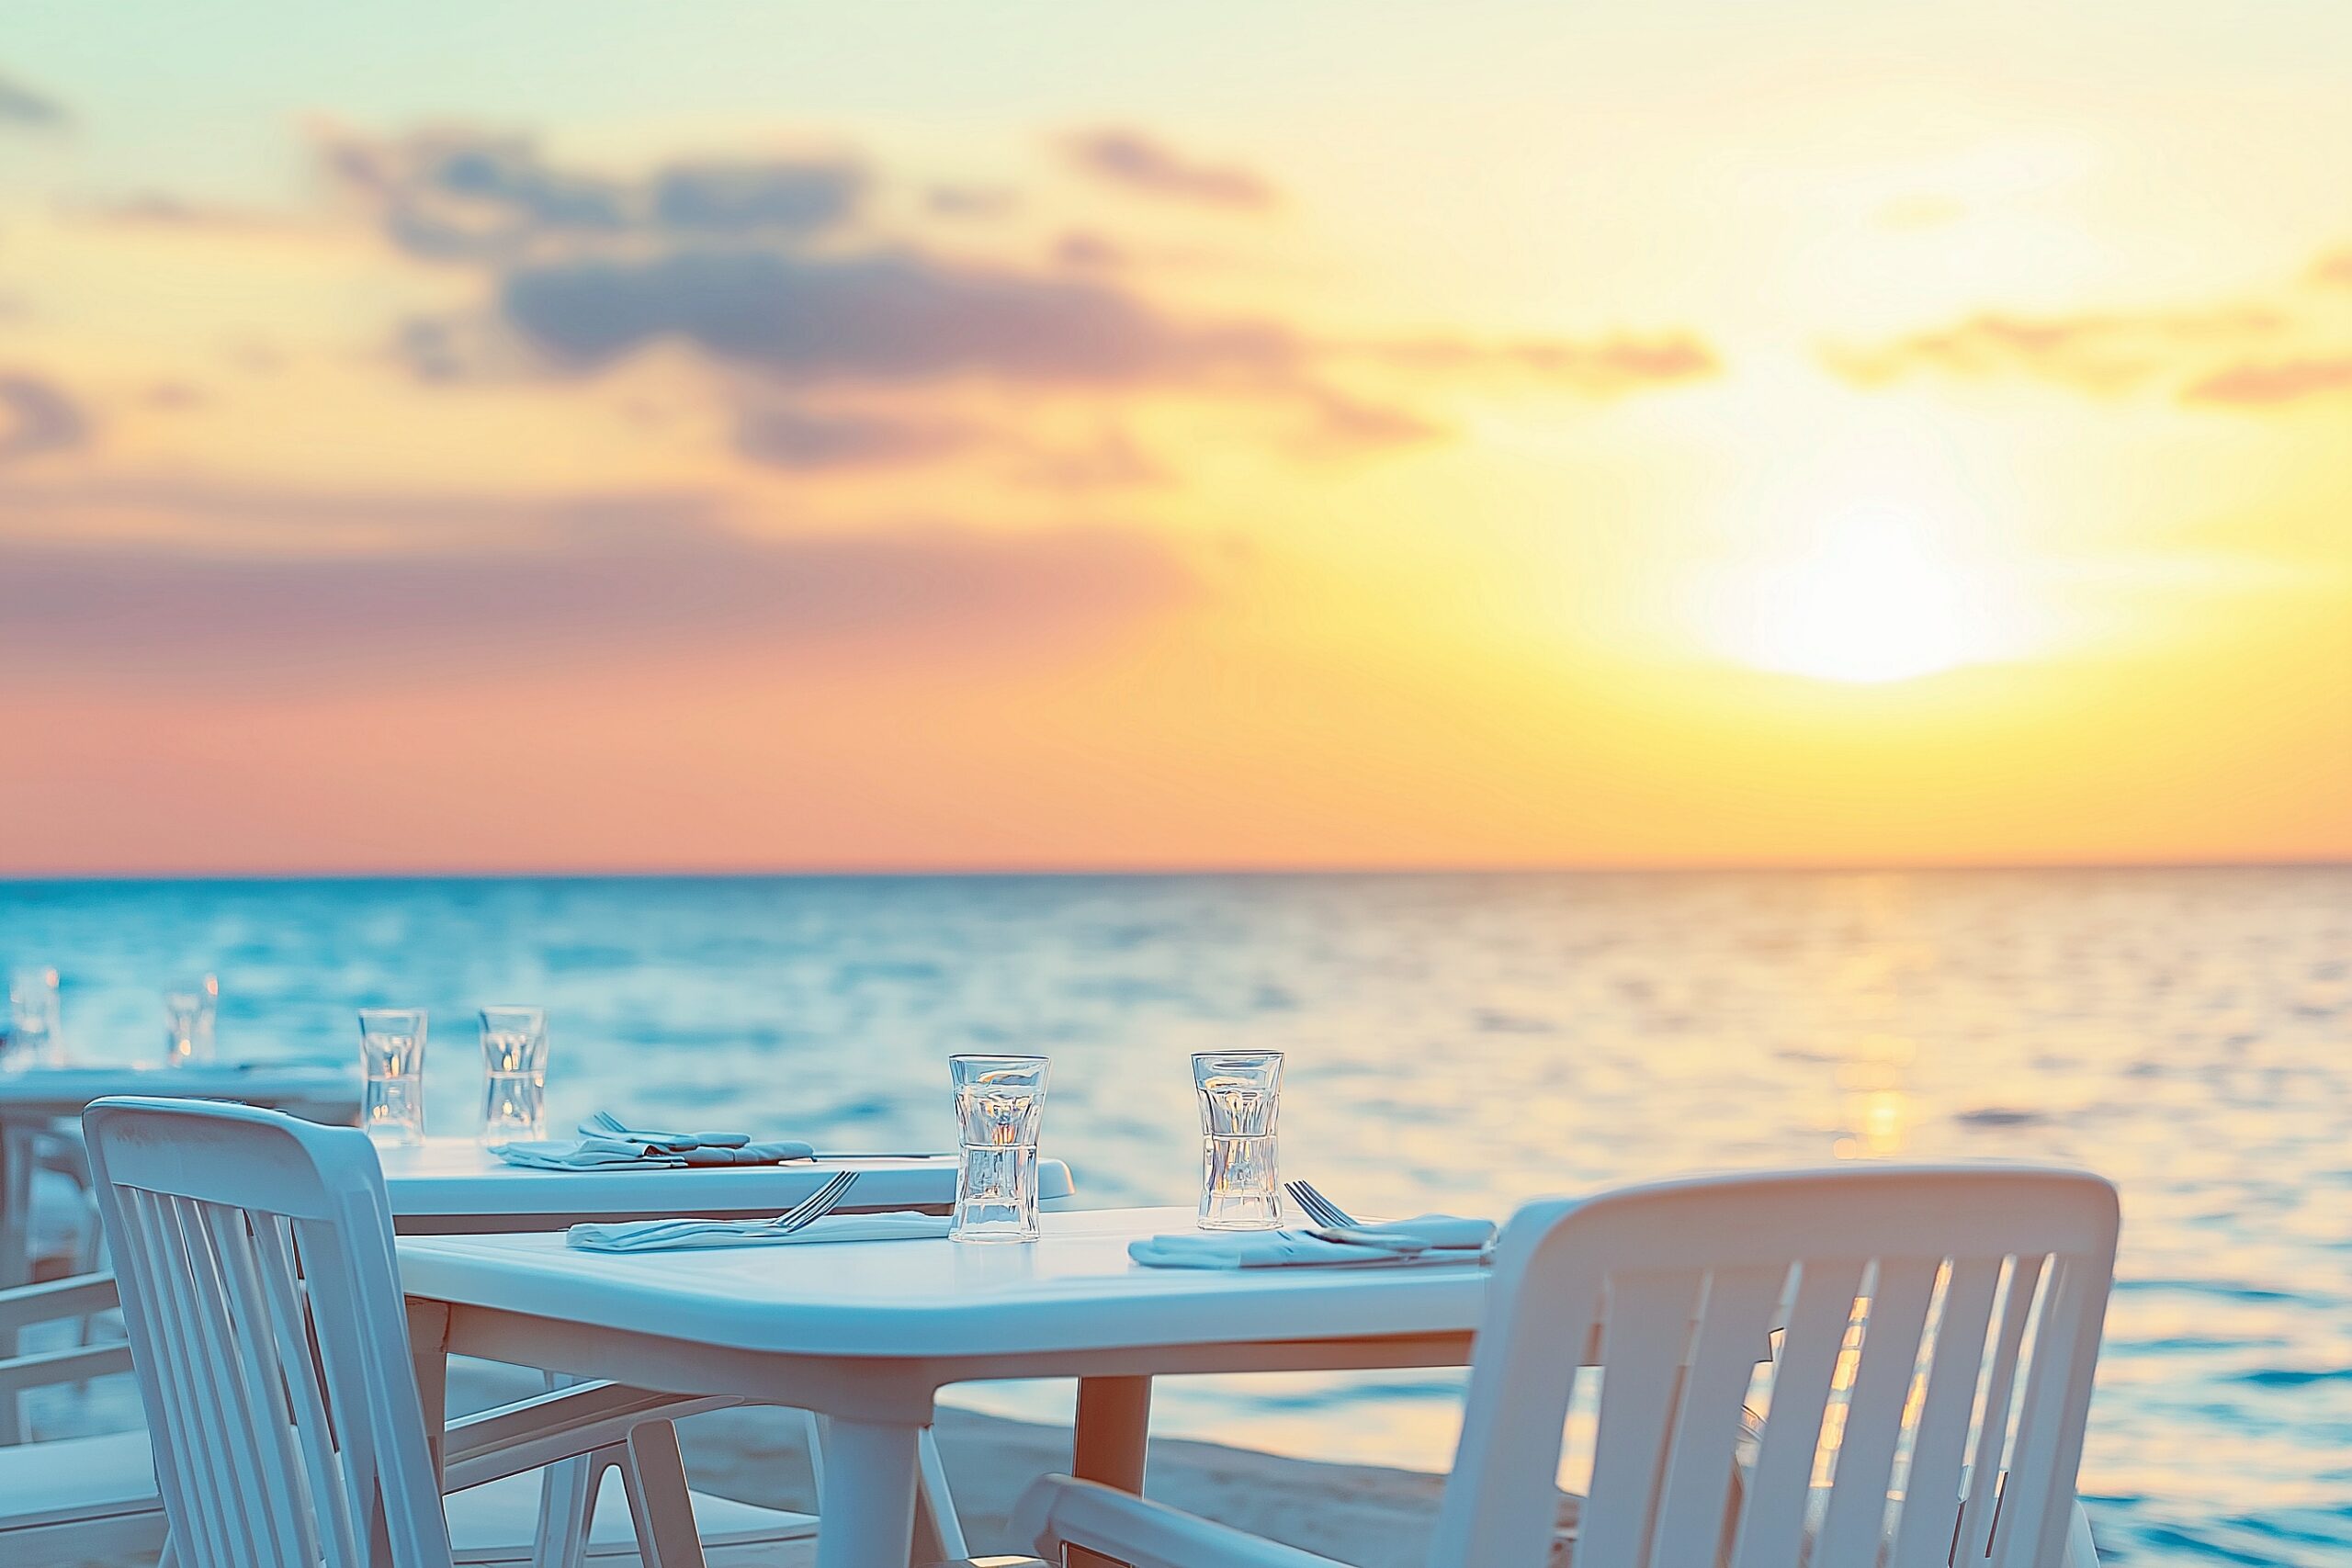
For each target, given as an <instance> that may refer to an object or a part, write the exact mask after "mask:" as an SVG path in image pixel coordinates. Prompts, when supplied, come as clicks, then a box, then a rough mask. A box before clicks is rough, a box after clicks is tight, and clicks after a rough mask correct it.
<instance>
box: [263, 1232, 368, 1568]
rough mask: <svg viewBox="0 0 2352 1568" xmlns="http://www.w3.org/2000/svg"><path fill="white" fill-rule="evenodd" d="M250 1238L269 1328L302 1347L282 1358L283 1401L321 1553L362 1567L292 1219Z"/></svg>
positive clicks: (327, 1561) (331, 1565)
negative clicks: (305, 1305) (335, 1461)
mask: <svg viewBox="0 0 2352 1568" xmlns="http://www.w3.org/2000/svg"><path fill="white" fill-rule="evenodd" d="M254 1246H255V1249H256V1251H257V1252H258V1253H259V1255H260V1259H261V1276H262V1286H263V1292H264V1297H265V1301H266V1311H267V1312H268V1314H269V1325H270V1331H271V1332H272V1333H273V1334H275V1335H276V1336H277V1339H278V1342H279V1343H280V1344H284V1345H301V1346H302V1347H303V1349H302V1353H301V1354H300V1355H297V1356H288V1357H287V1358H286V1359H285V1363H284V1365H285V1371H286V1388H287V1402H288V1416H289V1418H290V1419H291V1421H292V1422H293V1425H294V1429H295V1432H296V1434H297V1441H296V1444H295V1447H296V1449H297V1450H298V1451H299V1452H300V1455H301V1460H302V1465H303V1469H304V1471H305V1473H306V1474H307V1476H308V1478H309V1484H310V1495H311V1507H312V1510H313V1514H314V1516H315V1521H316V1528H317V1529H318V1532H319V1549H320V1558H321V1561H322V1562H323V1563H324V1565H325V1568H360V1557H359V1543H358V1540H357V1537H356V1534H355V1533H354V1531H353V1529H352V1522H351V1521H352V1518H353V1511H352V1500H351V1496H350V1494H349V1493H348V1492H347V1491H346V1490H345V1480H346V1478H345V1475H344V1474H343V1473H342V1472H340V1471H338V1470H336V1469H335V1468H334V1465H332V1464H331V1463H330V1462H329V1459H330V1456H332V1455H333V1454H334V1447H335V1445H334V1427H333V1425H332V1423H330V1422H329V1421H328V1419H327V1412H326V1393H325V1388H324V1385H323V1382H322V1376H323V1374H322V1371H321V1369H320V1364H319V1356H318V1345H317V1341H316V1340H315V1338H313V1337H311V1325H310V1321H309V1319H308V1317H307V1316H306V1315H305V1314H304V1312H303V1310H302V1288H301V1284H300V1278H301V1275H300V1269H298V1267H297V1266H296V1263H295V1256H294V1223H293V1222H292V1221H291V1220H288V1219H286V1218H284V1217H283V1216H276V1217H273V1218H272V1219H271V1220H270V1222H269V1223H268V1224H265V1225H263V1226H262V1227H261V1228H260V1229H259V1230H258V1231H257V1232H255V1234H254ZM306 1341H307V1343H306Z"/></svg>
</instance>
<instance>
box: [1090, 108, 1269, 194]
mask: <svg viewBox="0 0 2352 1568" xmlns="http://www.w3.org/2000/svg"><path fill="white" fill-rule="evenodd" d="M1068 145H1069V155H1070V158H1071V161H1072V162H1074V163H1075V164H1077V165H1078V167H1079V168H1080V170H1081V171H1083V172H1084V173H1086V174H1088V175H1091V176H1093V177H1094V178H1095V179H1098V180H1101V181H1103V182H1104V183H1106V184H1109V185H1114V186H1119V187H1120V188H1122V189H1125V190H1129V191H1135V192H1137V193H1140V194H1142V195H1145V196H1153V197H1164V198H1166V199H1169V200H1173V201H1185V202H1192V203H1194V204H1197V205H1201V206H1207V207H1222V208H1227V209H1234V210H1240V211H1250V210H1258V209H1265V208H1270V207H1272V206H1273V205H1274V203H1275V200H1276V197H1275V193H1274V187H1273V186H1272V185H1271V184H1269V183H1268V182H1267V181H1266V180H1265V179H1264V178H1262V177H1261V176H1260V175H1257V174H1255V173H1253V172H1252V171H1250V170H1249V169H1245V168H1242V167H1241V166H1239V165H1238V164H1206V163H1200V162H1196V161H1194V160H1193V159H1191V158H1187V157H1185V156H1184V155H1183V154H1182V153H1180V152H1176V151H1175V150H1174V149H1172V148H1170V147H1169V146H1168V145H1167V144H1166V143H1164V142H1160V141H1154V140H1152V139H1151V138H1150V137H1148V136H1146V135H1145V134H1143V133H1142V132H1141V131H1138V130H1125V129H1121V128H1118V127H1109V128H1106V129H1103V130H1093V131H1088V132H1085V133H1083V134H1081V135H1079V136H1074V137H1072V138H1070V140H1069V144H1068Z"/></svg>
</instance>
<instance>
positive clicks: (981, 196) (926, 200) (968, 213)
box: [923, 182, 1021, 220]
mask: <svg viewBox="0 0 2352 1568" xmlns="http://www.w3.org/2000/svg"><path fill="white" fill-rule="evenodd" d="M923 205H924V206H925V207H926V208H928V209H930V210H931V212H932V213H933V215H934V216H936V217H940V218H962V219H971V220H987V219H997V218H1006V217H1010V216H1011V215H1012V213H1014V212H1016V211H1018V210H1019V209H1020V207H1021V193H1020V192H1019V191H1016V190H1012V189H1010V188H1009V187H1007V186H974V185H956V184H954V183H952V182H950V183H945V184H941V185H935V186H932V187H931V188H930V189H929V190H927V191H925V192H924V193H923Z"/></svg>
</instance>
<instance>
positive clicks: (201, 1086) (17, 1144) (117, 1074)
mask: <svg viewBox="0 0 2352 1568" xmlns="http://www.w3.org/2000/svg"><path fill="white" fill-rule="evenodd" d="M136 1094H148V1095H172V1096H179V1097H185V1098H188V1099H194V1100H234V1101H236V1102H237V1103H238V1104H241V1105H260V1106H266V1107H270V1108H273V1109H279V1110H288V1111H300V1112H303V1113H305V1114H307V1115H309V1116H310V1117H311V1120H313V1121H322V1122H348V1121H350V1120H352V1119H353V1118H354V1117H356V1115H357V1114H358V1111H359V1066H358V1062H357V1060H356V1057H355V1059H354V1060H353V1061H352V1062H351V1063H350V1064H349V1065H347V1066H336V1065H330V1064H327V1063H323V1062H271V1061H254V1062H219V1063H201V1064H191V1065H189V1066H182V1067H174V1066H164V1065H163V1064H161V1063H156V1064H152V1065H151V1064H142V1063H135V1062H126V1063H119V1064H95V1063H94V1064H76V1065H74V1066H60V1067H18V1068H12V1069H10V1070H8V1071H5V1072H0V1286H7V1285H21V1284H23V1283H24V1282H25V1281H26V1280H27V1279H28V1278H29V1277H30V1273H31V1267H32V1258H31V1224H32V1184H33V1180H32V1179H33V1146H34V1142H35V1140H36V1139H37V1138H38V1137H39V1135H40V1134H41V1133H42V1132H44V1131H45V1130H47V1129H48V1127H49V1126H50V1125H51V1123H52V1122H57V1121H59V1120H61V1119H63V1118H68V1117H74V1116H79V1115H81V1114H82V1112H83V1111H84V1110H85V1109H86V1108H87V1107H88V1106H89V1104H90V1102H91V1101H92V1100H105V1099H107V1098H109V1097H110V1096H114V1095H136Z"/></svg>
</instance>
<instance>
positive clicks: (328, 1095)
mask: <svg viewBox="0 0 2352 1568" xmlns="http://www.w3.org/2000/svg"><path fill="white" fill-rule="evenodd" d="M117 1094H153V1095H184V1096H190V1097H193V1098H196V1099H199V1100H242V1101H247V1102H251V1103H255V1104H268V1103H271V1102H273V1101H288V1100H336V1099H340V1100H348V1101H349V1102H350V1103H352V1104H354V1105H356V1104H357V1103H358V1102H359V1065H358V1062H357V1060H356V1058H355V1059H354V1060H353V1061H352V1062H351V1063H350V1064H349V1065H347V1066H335V1065H330V1064H328V1063H324V1062H268V1061H260V1062H210V1063H205V1064H202V1065H200V1066H198V1065H191V1066H185V1067H174V1066H165V1065H164V1064H163V1063H160V1062H147V1063H142V1062H111V1063H77V1064H75V1065H74V1066H63V1067H24V1068H19V1069H17V1070H13V1071H8V1072H0V1114H6V1115H10V1116H78V1115H80V1114H81V1113H82V1110H83V1108H84V1107H85V1106H86V1105H88V1104H89V1103H90V1101H92V1100H104V1099H106V1098H107V1096H109V1095H117Z"/></svg>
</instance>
